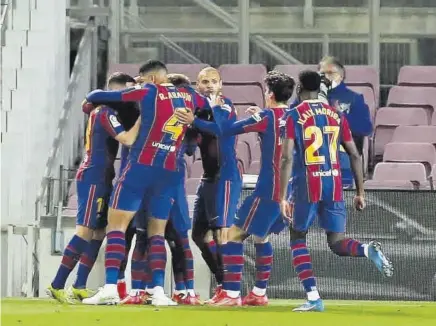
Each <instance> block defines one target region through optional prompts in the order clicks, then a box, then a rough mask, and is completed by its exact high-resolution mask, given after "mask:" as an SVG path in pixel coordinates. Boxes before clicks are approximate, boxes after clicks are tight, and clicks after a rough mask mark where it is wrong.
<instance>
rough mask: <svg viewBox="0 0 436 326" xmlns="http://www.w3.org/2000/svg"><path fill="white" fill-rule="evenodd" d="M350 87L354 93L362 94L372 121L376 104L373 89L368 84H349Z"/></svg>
mask: <svg viewBox="0 0 436 326" xmlns="http://www.w3.org/2000/svg"><path fill="white" fill-rule="evenodd" d="M350 89H352V90H353V91H355V92H356V93H359V94H362V95H363V98H364V100H365V103H366V105H368V108H369V112H370V114H371V121H372V122H374V119H375V113H376V110H377V105H376V101H375V96H374V90H373V89H372V88H371V87H369V86H350Z"/></svg>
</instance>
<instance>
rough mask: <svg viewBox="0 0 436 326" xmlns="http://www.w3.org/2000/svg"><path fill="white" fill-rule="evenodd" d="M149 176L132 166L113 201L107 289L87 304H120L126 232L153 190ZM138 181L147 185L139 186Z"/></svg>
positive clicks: (137, 167) (115, 193)
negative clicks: (120, 279)
mask: <svg viewBox="0 0 436 326" xmlns="http://www.w3.org/2000/svg"><path fill="white" fill-rule="evenodd" d="M147 172H148V170H147V168H146V167H144V166H142V165H140V164H132V163H130V162H129V163H128V164H127V166H126V167H125V169H124V171H123V172H122V174H121V177H120V179H119V180H118V182H117V183H116V185H115V187H114V191H113V192H112V195H111V199H110V205H109V212H108V226H107V228H106V238H107V245H106V251H105V270H106V280H105V286H104V287H103V288H102V289H100V290H99V291H98V292H97V293H96V294H95V295H94V296H92V297H90V298H88V299H85V300H83V301H82V302H83V303H84V304H90V305H99V304H116V303H119V301H120V298H119V296H118V291H117V281H118V275H119V272H120V266H121V262H122V261H123V259H124V257H125V254H126V237H125V232H126V230H127V227H128V226H129V223H130V221H131V220H132V218H133V216H134V215H135V212H136V211H137V210H138V209H139V207H140V205H141V201H142V198H143V196H144V194H145V191H146V189H147V187H149V186H150V184H149V183H148V182H149V180H148V178H147V176H148V173H147ZM138 180H146V181H144V183H138V182H137V181H138Z"/></svg>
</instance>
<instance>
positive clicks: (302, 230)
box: [290, 201, 324, 312]
mask: <svg viewBox="0 0 436 326" xmlns="http://www.w3.org/2000/svg"><path fill="white" fill-rule="evenodd" d="M292 205H293V220H292V226H291V228H290V240H291V241H290V242H291V255H292V265H293V266H294V270H295V273H296V274H297V276H298V279H299V280H300V282H301V284H302V285H303V288H304V291H305V292H306V295H307V302H306V303H304V304H303V305H302V306H300V307H298V308H295V309H293V311H319V312H321V311H324V304H323V302H322V300H321V298H320V295H319V292H318V289H317V286H316V279H315V275H314V272H313V267H312V258H311V257H310V253H309V249H308V248H307V241H306V236H307V231H308V230H309V227H310V226H311V225H312V223H313V221H314V219H315V217H316V214H317V209H318V204H311V203H307V202H304V201H296V202H294V203H293V204H292Z"/></svg>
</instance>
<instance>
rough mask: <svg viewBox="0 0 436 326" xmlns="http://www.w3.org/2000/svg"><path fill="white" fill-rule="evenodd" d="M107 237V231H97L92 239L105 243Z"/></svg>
mask: <svg viewBox="0 0 436 326" xmlns="http://www.w3.org/2000/svg"><path fill="white" fill-rule="evenodd" d="M105 236H106V230H105V229H97V230H94V233H93V234H92V239H94V240H99V241H103V240H104V237H105Z"/></svg>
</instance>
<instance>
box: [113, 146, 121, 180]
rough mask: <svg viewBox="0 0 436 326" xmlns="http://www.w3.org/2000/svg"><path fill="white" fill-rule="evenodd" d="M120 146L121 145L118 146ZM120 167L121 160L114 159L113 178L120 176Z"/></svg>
mask: <svg viewBox="0 0 436 326" xmlns="http://www.w3.org/2000/svg"><path fill="white" fill-rule="evenodd" d="M120 147H121V146H120ZM120 167H121V160H120V159H116V160H115V162H114V169H115V179H117V178H118V177H119V176H120V172H121V171H120Z"/></svg>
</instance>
